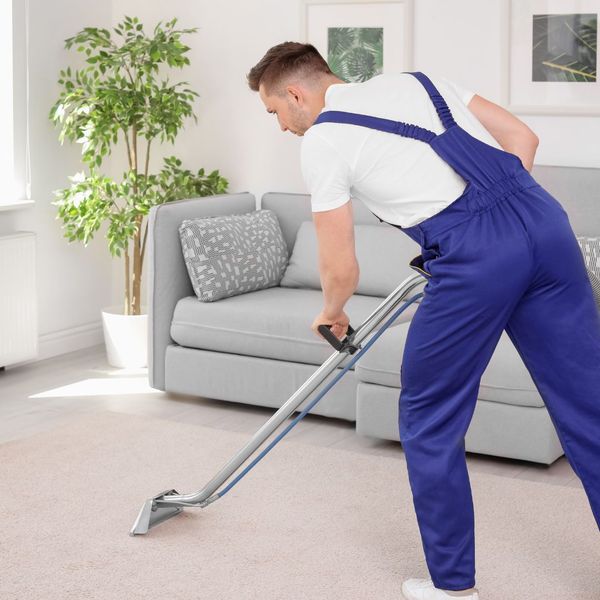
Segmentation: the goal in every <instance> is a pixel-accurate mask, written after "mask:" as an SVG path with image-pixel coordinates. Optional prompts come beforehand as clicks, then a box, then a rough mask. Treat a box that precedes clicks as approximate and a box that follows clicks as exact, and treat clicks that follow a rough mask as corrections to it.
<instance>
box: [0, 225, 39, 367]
mask: <svg viewBox="0 0 600 600" xmlns="http://www.w3.org/2000/svg"><path fill="white" fill-rule="evenodd" d="M37 352H38V334H37V300H36V286H35V234H34V233H31V232H29V231H19V232H16V233H12V234H9V235H2V236H0V367H4V366H6V365H9V364H12V363H16V362H21V361H24V360H27V359H30V358H35V356H37Z"/></svg>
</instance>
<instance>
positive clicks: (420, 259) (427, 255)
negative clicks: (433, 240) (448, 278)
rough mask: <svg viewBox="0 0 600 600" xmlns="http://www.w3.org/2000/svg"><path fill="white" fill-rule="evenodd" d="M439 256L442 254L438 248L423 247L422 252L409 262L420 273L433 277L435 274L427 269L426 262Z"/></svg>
mask: <svg viewBox="0 0 600 600" xmlns="http://www.w3.org/2000/svg"><path fill="white" fill-rule="evenodd" d="M438 256H440V254H439V252H437V251H436V250H434V249H431V248H423V249H422V250H421V253H420V254H417V256H415V257H414V258H413V259H412V260H411V261H410V262H409V263H408V265H409V266H410V267H411V269H414V270H415V271H418V272H419V273H421V274H423V275H425V276H427V277H432V276H433V275H432V274H431V273H430V272H429V271H427V270H426V269H425V263H426V262H427V261H428V260H431V259H434V258H437V257H438Z"/></svg>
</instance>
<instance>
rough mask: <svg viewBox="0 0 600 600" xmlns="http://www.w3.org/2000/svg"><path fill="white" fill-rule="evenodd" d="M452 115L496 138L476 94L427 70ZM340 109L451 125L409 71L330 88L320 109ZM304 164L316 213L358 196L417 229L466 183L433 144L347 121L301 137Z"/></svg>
mask: <svg viewBox="0 0 600 600" xmlns="http://www.w3.org/2000/svg"><path fill="white" fill-rule="evenodd" d="M427 76H428V77H429V79H431V81H432V83H433V84H434V85H435V86H436V88H437V89H438V91H439V93H440V94H441V95H442V97H443V98H444V100H445V101H446V104H448V106H449V108H450V111H451V112H452V116H453V117H454V120H455V121H456V122H457V123H458V125H460V126H461V127H462V128H463V129H465V130H466V131H468V132H469V133H470V134H471V135H473V136H474V137H476V138H478V139H479V140H481V141H483V142H485V143H487V144H490V145H492V146H494V147H496V148H501V146H500V145H499V144H498V142H497V141H496V140H495V139H494V138H493V137H492V135H491V134H490V133H489V132H488V131H487V129H485V127H484V126H483V125H482V124H481V123H480V122H479V120H478V119H477V117H476V116H475V115H474V114H473V113H472V112H471V111H470V110H469V109H468V108H467V104H468V103H469V102H470V100H471V99H472V97H473V96H474V92H471V91H469V90H466V89H464V88H462V87H460V86H459V85H457V84H456V83H454V82H451V81H449V80H447V79H445V78H443V77H435V76H432V75H430V74H429V73H427ZM327 110H340V111H346V112H354V113H360V114H365V115H372V116H375V117H382V118H384V119H392V120H394V121H402V122H405V123H409V124H413V125H419V126H420V127H424V128H425V129H429V130H430V131H433V132H434V133H442V132H443V131H444V130H445V128H444V126H443V125H442V122H441V120H440V118H439V116H438V114H437V112H436V110H435V107H434V105H433V103H432V102H431V99H430V98H429V95H428V94H427V91H426V90H425V88H424V86H423V85H422V84H421V82H420V81H419V80H418V79H417V78H416V77H415V76H414V75H411V74H410V73H383V74H380V75H377V76H375V77H372V78H371V79H369V80H367V81H364V82H360V83H336V84H332V85H330V86H329V87H328V88H327V91H326V93H325V106H324V107H323V109H322V111H321V112H325V111H327ZM300 154H301V169H302V175H303V177H304V182H305V184H306V187H307V189H308V192H309V194H310V195H311V206H312V210H313V211H314V212H319V211H325V210H331V209H333V208H337V207H339V206H342V205H343V204H345V203H346V202H348V201H349V200H350V198H351V197H352V198H356V199H358V200H360V201H361V202H363V203H364V204H365V206H366V207H367V208H368V209H369V210H371V211H372V212H374V213H375V214H376V215H377V216H379V217H380V218H382V219H383V220H384V221H388V222H389V223H393V224H396V225H400V226H401V227H412V226H413V225H416V224H418V223H420V222H421V221H423V220H425V219H426V218H428V217H430V216H432V215H434V214H436V213H438V212H439V211H441V210H442V209H443V208H445V207H446V206H448V204H451V203H452V202H453V201H454V200H456V199H457V198H458V197H459V196H460V195H461V194H462V193H463V191H464V189H465V187H466V182H465V180H464V179H463V178H462V177H461V176H460V175H459V174H458V173H456V171H454V169H452V167H450V165H448V164H447V163H446V162H445V161H444V160H443V159H442V158H441V157H440V156H438V155H437V154H436V153H435V151H434V150H433V149H432V148H431V147H430V146H429V144H427V143H426V142H422V141H420V140H416V139H413V138H406V137H402V136H400V135H397V134H393V133H387V132H385V131H379V130H376V129H370V128H367V127H362V126H357V125H350V124H347V123H319V124H318V125H313V126H312V127H310V128H309V129H308V130H307V131H306V133H305V134H304V136H303V138H302V145H301V151H300Z"/></svg>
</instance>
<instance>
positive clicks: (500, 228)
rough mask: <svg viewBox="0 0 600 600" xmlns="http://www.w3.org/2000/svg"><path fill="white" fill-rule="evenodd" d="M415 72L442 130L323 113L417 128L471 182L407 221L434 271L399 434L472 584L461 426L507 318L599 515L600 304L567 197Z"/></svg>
mask: <svg viewBox="0 0 600 600" xmlns="http://www.w3.org/2000/svg"><path fill="white" fill-rule="evenodd" d="M410 74H411V75H414V76H415V77H416V78H417V79H418V80H419V81H420V82H421V84H423V86H424V87H425V89H426V90H427V93H428V94H429V97H430V98H431V101H432V102H433V104H434V106H435V108H436V110H437V114H438V115H439V117H440V119H441V121H442V123H443V125H444V128H445V131H444V132H443V133H441V134H440V135H436V134H435V133H433V132H432V131H429V130H427V129H424V128H422V127H418V126H416V125H409V124H407V123H402V122H396V121H392V120H388V119H382V118H378V117H373V116H368V115H361V114H357V113H348V112H342V111H326V112H323V113H321V114H320V115H319V117H318V118H317V120H316V121H315V122H314V124H318V123H325V122H335V123H350V124H353V125H360V126H363V127H369V128H373V129H379V130H382V131H386V132H389V133H395V134H397V135H401V136H404V137H410V138H414V139H417V140H421V141H423V142H426V143H428V144H429V145H430V146H431V148H432V149H433V150H434V151H435V152H436V153H437V154H438V155H439V156H440V157H441V158H442V159H443V160H444V161H445V162H447V163H448V164H449V165H450V166H451V167H452V168H453V169H454V170H455V171H456V172H457V173H458V174H459V175H460V176H461V177H463V178H464V179H465V181H466V182H467V186H466V188H465V190H464V192H463V194H462V195H461V196H460V197H459V198H458V199H456V200H455V201H454V202H453V203H452V204H450V205H449V206H447V207H445V208H444V209H443V210H441V211H440V212H438V213H437V214H435V215H433V216H432V217H429V218H427V219H425V220H424V221H422V222H420V223H418V224H417V225H414V226H412V227H408V228H402V227H400V229H402V231H404V232H405V233H406V234H407V235H409V236H410V237H411V238H412V239H413V240H415V241H416V242H417V243H418V244H419V245H420V247H421V254H420V255H419V256H417V257H415V258H414V259H413V260H412V261H411V262H410V266H411V267H412V268H414V269H416V270H417V271H419V272H420V273H422V274H423V275H424V276H425V277H426V278H427V283H426V285H425V287H424V290H423V291H424V296H423V299H422V301H421V303H420V305H419V306H418V309H417V311H416V312H415V315H414V317H413V318H412V320H411V323H410V326H409V329H408V333H407V339H406V345H405V349H404V354H403V357H402V365H401V370H400V382H401V388H402V389H401V392H400V398H399V410H398V426H399V433H400V441H401V443H402V449H403V451H404V453H405V457H406V464H407V470H408V476H409V481H410V486H411V490H412V495H413V503H414V507H415V512H416V516H417V520H418V524H419V530H420V535H421V540H422V544H423V549H424V552H425V558H426V561H427V566H428V568H429V573H430V575H431V578H432V580H433V583H434V585H435V586H436V587H438V588H442V589H447V590H461V589H466V588H470V587H473V586H474V585H475V540H474V513H473V501H472V495H471V487H470V482H469V476H468V472H467V464H466V458H465V445H464V438H465V435H466V432H467V429H468V427H469V423H470V421H471V417H472V415H473V411H474V409H475V404H476V401H477V394H478V390H479V382H480V378H481V375H482V373H483V371H484V370H485V368H486V366H487V364H488V362H489V360H490V358H491V356H492V354H493V352H494V349H495V347H496V344H497V342H498V339H499V337H500V335H501V333H502V331H503V330H506V332H507V334H508V336H509V337H510V339H511V340H512V342H513V344H514V346H515V348H516V349H517V351H518V353H519V355H520V356H521V358H522V360H523V362H524V364H525V365H526V367H527V369H528V371H529V373H530V374H531V377H532V379H533V381H534V382H535V385H536V387H537V389H538V391H539V393H540V395H541V396H542V398H543V400H544V403H545V405H546V408H547V409H548V413H549V415H550V417H551V419H552V422H553V424H554V426H555V428H556V431H557V434H558V437H559V439H560V441H561V444H562V447H563V450H564V452H565V455H566V457H567V459H568V461H569V463H570V464H571V466H572V467H573V469H574V471H575V472H576V474H577V475H578V477H579V478H580V479H581V481H582V484H583V487H584V489H585V492H586V494H587V498H588V500H589V503H590V506H591V509H592V513H593V515H594V518H595V520H596V522H597V523H598V526H599V528H600V317H599V314H598V308H597V307H596V304H595V301H594V296H593V291H592V287H591V283H590V281H589V279H588V275H587V272H586V268H585V263H584V259H583V255H582V252H581V250H580V249H579V245H578V243H577V240H576V238H575V234H574V233H573V230H572V229H571V225H570V222H569V219H568V216H567V213H566V212H565V211H564V209H563V208H562V206H561V205H560V203H559V202H558V201H557V200H556V199H555V198H554V197H553V196H551V195H550V194H549V193H548V192H547V191H546V190H545V189H544V188H542V187H541V186H540V185H539V184H538V183H537V182H536V181H535V179H534V178H533V177H532V176H531V175H530V174H529V172H528V171H527V170H526V169H525V167H524V166H523V163H522V162H521V160H520V159H519V158H518V157H517V156H516V155H515V154H512V153H509V152H506V151H504V150H500V149H497V148H495V147H493V146H490V145H488V144H485V143H484V142H482V141H480V140H478V139H477V138H475V137H473V136H471V135H470V134H469V133H468V132H467V131H465V130H464V129H462V128H461V127H459V126H458V125H457V123H456V122H455V121H454V119H453V117H452V114H451V112H450V109H449V108H448V106H447V105H446V102H445V101H444V99H443V98H442V96H441V95H440V94H439V92H438V90H437V89H436V87H435V86H434V85H433V83H432V82H431V80H430V79H429V78H428V77H427V76H425V75H424V74H423V73H421V72H413V73H410ZM378 218H379V217H378ZM381 220H382V219H380V221H381ZM396 227H399V226H398V225H396ZM532 516H533V515H532ZM563 518H568V515H564V516H563ZM557 541H558V540H557Z"/></svg>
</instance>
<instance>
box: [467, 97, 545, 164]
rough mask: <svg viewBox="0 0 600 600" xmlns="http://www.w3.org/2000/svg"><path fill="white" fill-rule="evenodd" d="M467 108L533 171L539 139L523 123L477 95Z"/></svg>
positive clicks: (508, 150)
mask: <svg viewBox="0 0 600 600" xmlns="http://www.w3.org/2000/svg"><path fill="white" fill-rule="evenodd" d="M467 108H468V109H469V110H470V111H471V112H472V113H473V114H474V115H475V116H476V117H477V118H478V119H479V121H480V122H481V124H482V125H483V126H484V127H485V128H486V129H487V130H488V131H489V132H490V133H491V134H492V136H493V137H494V138H495V139H496V140H497V141H498V143H499V144H500V146H502V148H503V149H504V150H506V151H507V152H511V153H512V154H516V155H517V156H518V157H519V158H520V159H521V162H522V163H523V166H524V167H525V168H526V169H527V170H528V171H531V168H532V167H533V159H534V157H535V152H536V150H537V147H538V144H539V139H538V137H537V135H535V133H534V132H533V131H532V130H531V129H530V128H529V127H528V126H527V125H526V124H525V123H523V121H521V120H520V119H518V118H517V117H515V115H513V114H512V113H511V112H509V111H508V110H506V109H504V108H503V107H502V106H500V105H498V104H494V103H493V102H490V101H489V100H486V99H485V98H482V97H481V96H478V95H477V94H475V95H474V96H473V98H472V99H471V101H470V102H469V104H468V105H467Z"/></svg>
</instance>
